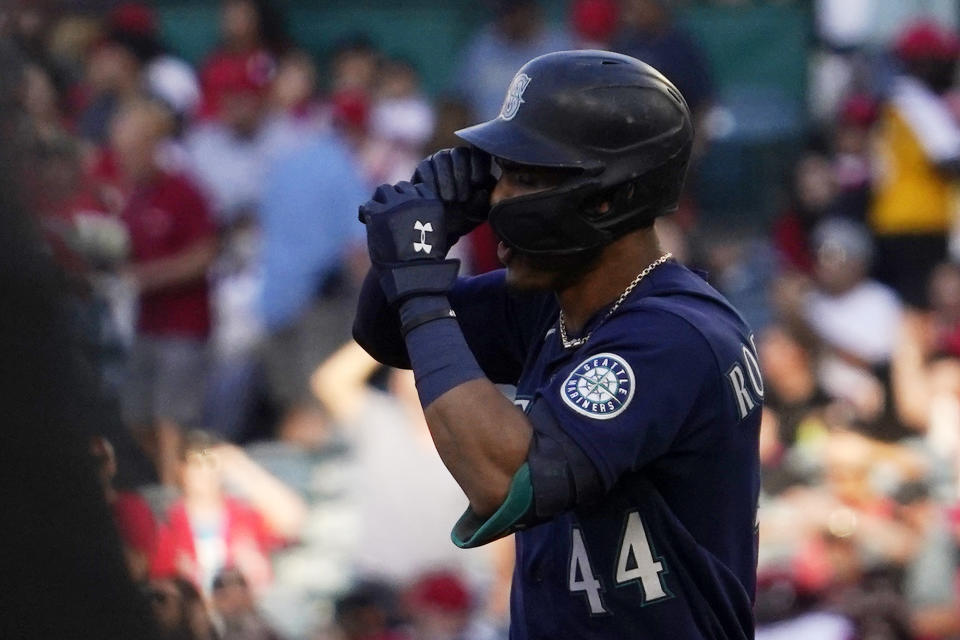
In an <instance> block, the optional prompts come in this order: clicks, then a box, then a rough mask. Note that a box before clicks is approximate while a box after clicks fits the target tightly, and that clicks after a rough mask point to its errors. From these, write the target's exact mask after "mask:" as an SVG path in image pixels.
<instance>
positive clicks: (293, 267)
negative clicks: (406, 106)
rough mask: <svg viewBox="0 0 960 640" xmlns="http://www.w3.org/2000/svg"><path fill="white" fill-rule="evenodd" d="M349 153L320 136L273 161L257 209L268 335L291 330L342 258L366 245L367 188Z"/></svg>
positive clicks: (336, 141)
mask: <svg viewBox="0 0 960 640" xmlns="http://www.w3.org/2000/svg"><path fill="white" fill-rule="evenodd" d="M360 174H361V172H360V169H359V167H358V166H357V163H356V161H355V160H354V158H353V156H352V155H351V154H350V152H349V151H348V150H347V148H346V147H345V146H344V145H343V144H342V143H341V142H340V141H339V140H337V139H336V138H335V137H334V136H333V135H330V134H324V135H322V136H321V137H319V138H318V139H317V140H316V141H314V142H312V143H311V144H309V145H308V146H307V147H306V148H304V149H302V150H299V151H296V152H294V153H293V154H291V155H289V156H286V157H285V158H283V159H281V160H280V161H278V162H277V163H276V164H275V165H274V166H273V168H272V169H271V171H270V172H269V174H268V176H267V180H266V184H265V188H264V197H263V203H262V210H261V224H262V229H263V277H264V281H263V294H262V298H261V302H262V307H263V319H264V322H265V324H266V327H267V329H268V330H271V331H274V330H277V329H281V328H283V327H285V326H287V325H289V324H290V323H292V322H293V321H294V320H295V319H296V318H297V316H298V314H299V313H300V312H301V311H303V310H304V309H305V308H306V307H307V306H308V304H309V303H310V301H311V300H312V299H313V298H314V297H315V296H316V294H317V292H318V290H319V289H320V285H321V283H322V282H323V279H324V277H325V276H326V275H328V274H329V273H330V272H331V271H332V270H333V269H334V268H336V267H337V266H339V263H340V259H341V258H342V257H343V256H344V255H346V251H347V250H348V249H349V248H350V247H351V246H355V245H357V244H359V243H361V242H362V241H363V227H362V226H361V225H360V224H358V223H357V206H358V205H360V204H361V203H362V202H363V201H364V200H366V199H367V197H368V196H369V191H370V189H369V188H368V186H367V185H366V184H364V182H363V181H362V180H361V178H360V177H359V176H360Z"/></svg>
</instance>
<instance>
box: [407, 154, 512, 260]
mask: <svg viewBox="0 0 960 640" xmlns="http://www.w3.org/2000/svg"><path fill="white" fill-rule="evenodd" d="M491 163H492V159H491V157H490V154H488V153H486V152H485V151H481V150H480V149H477V148H476V147H454V148H453V149H441V150H440V151H437V152H436V153H435V154H433V155H432V156H429V157H427V158H424V159H423V160H422V161H421V162H420V164H419V165H417V170H416V171H415V172H414V173H413V178H412V179H411V182H413V183H415V184H416V183H420V184H424V185H426V186H427V187H429V188H430V189H431V190H432V191H433V192H434V193H435V194H437V196H439V198H440V200H442V201H443V208H444V212H445V213H446V219H447V242H448V244H449V245H450V246H453V243H455V242H456V241H457V240H458V239H459V238H460V237H462V236H465V235H466V234H468V233H470V232H471V231H473V230H474V229H475V228H476V227H477V226H479V225H480V224H481V223H482V222H483V221H485V220H486V219H487V214H488V213H489V212H490V193H491V192H492V191H493V187H494V186H495V185H496V183H497V181H496V179H495V178H494V177H493V175H492V174H491V172H490V170H491Z"/></svg>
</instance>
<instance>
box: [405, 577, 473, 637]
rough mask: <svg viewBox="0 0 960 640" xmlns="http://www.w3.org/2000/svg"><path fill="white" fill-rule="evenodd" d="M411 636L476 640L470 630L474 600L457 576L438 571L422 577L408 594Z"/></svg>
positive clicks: (411, 587)
mask: <svg viewBox="0 0 960 640" xmlns="http://www.w3.org/2000/svg"><path fill="white" fill-rule="evenodd" d="M406 603H407V610H408V612H409V616H410V634H411V635H412V636H413V637H414V638H431V639H432V640H474V639H475V638H479V637H480V636H479V635H477V633H476V632H473V631H471V630H470V629H469V624H470V614H471V611H472V609H473V600H472V598H471V596H470V592H469V590H468V589H467V585H466V584H464V582H463V580H461V579H460V577H459V576H457V574H455V573H452V572H449V571H442V570H435V571H430V572H427V573H425V574H423V575H421V576H419V577H418V578H417V579H416V580H414V581H413V583H412V584H411V586H410V588H409V589H408V590H407V594H406Z"/></svg>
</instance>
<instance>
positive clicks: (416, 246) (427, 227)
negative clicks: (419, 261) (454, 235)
mask: <svg viewBox="0 0 960 640" xmlns="http://www.w3.org/2000/svg"><path fill="white" fill-rule="evenodd" d="M413 228H414V229H415V230H416V231H419V232H420V242H417V241H414V242H413V251H414V253H418V252H420V251H423V252H424V253H430V251H431V250H432V249H433V245H432V244H427V231H430V232H431V233H432V232H433V225H432V224H430V223H429V222H428V223H427V224H423V223H422V222H420V221H419V220H417V221H416V222H414V223H413Z"/></svg>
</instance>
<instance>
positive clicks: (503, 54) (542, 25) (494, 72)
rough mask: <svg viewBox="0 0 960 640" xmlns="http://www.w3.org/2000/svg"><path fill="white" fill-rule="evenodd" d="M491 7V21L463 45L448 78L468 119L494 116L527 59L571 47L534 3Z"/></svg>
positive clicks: (520, 0)
mask: <svg viewBox="0 0 960 640" xmlns="http://www.w3.org/2000/svg"><path fill="white" fill-rule="evenodd" d="M493 5H494V13H495V18H494V21H493V22H492V23H490V24H488V25H486V26H484V27H483V28H482V29H481V30H480V31H479V32H478V33H477V34H476V35H475V36H473V38H472V39H471V40H470V42H469V43H467V45H466V47H465V48H464V50H463V51H462V52H461V60H460V62H459V64H458V65H457V70H456V72H455V75H454V78H455V80H454V85H455V87H456V91H457V94H458V95H459V96H460V97H462V98H463V100H464V101H465V102H466V103H467V104H468V105H469V106H470V109H471V110H472V111H473V114H472V115H473V120H478V119H480V120H483V119H488V118H493V117H495V116H496V115H497V113H499V111H500V106H501V104H502V103H503V88H504V87H506V86H507V85H509V84H510V80H511V79H512V78H513V74H514V73H516V72H517V69H519V68H520V67H521V66H523V64H524V63H525V62H526V61H527V60H530V59H531V58H534V57H536V56H538V55H541V54H544V53H549V52H551V51H562V50H565V49H570V48H571V47H572V46H573V43H572V42H571V40H570V38H569V37H568V36H567V35H566V34H565V33H563V32H562V31H560V30H558V29H557V28H555V27H553V26H551V25H550V24H548V23H547V22H546V21H545V20H544V18H543V13H542V8H541V7H540V3H539V2H537V0H496V1H495V2H494V3H493Z"/></svg>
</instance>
